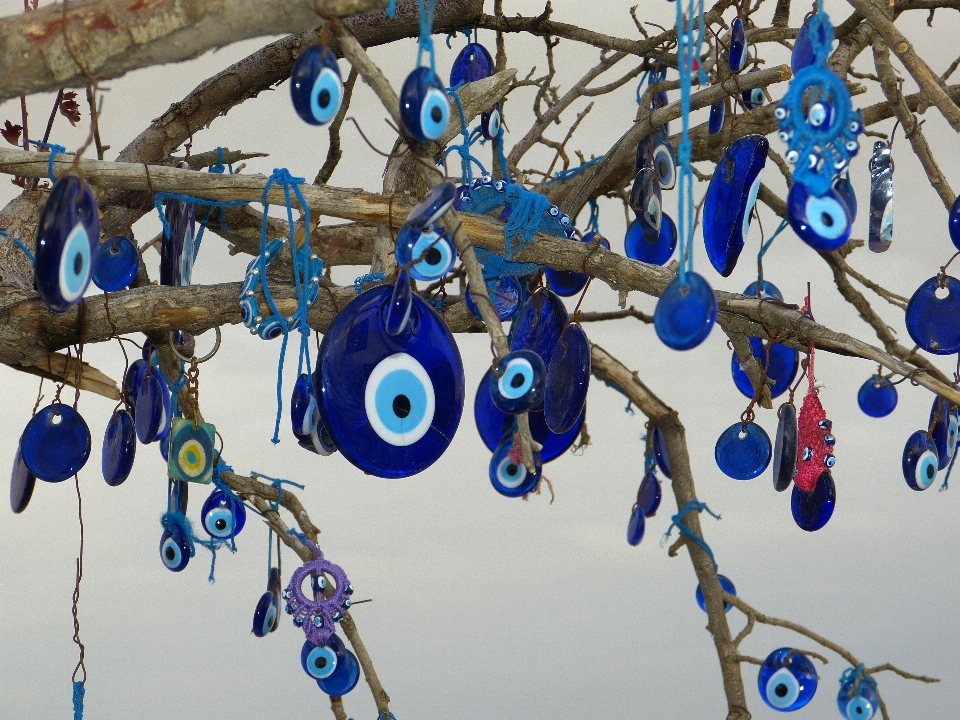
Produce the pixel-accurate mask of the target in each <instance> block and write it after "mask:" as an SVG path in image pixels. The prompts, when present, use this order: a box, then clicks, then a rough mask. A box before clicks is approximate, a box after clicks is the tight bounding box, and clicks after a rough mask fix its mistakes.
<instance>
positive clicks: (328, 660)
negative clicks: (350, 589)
mask: <svg viewBox="0 0 960 720" xmlns="http://www.w3.org/2000/svg"><path fill="white" fill-rule="evenodd" d="M315 592H316V590H315ZM345 654H346V647H345V646H344V644H343V641H342V640H341V639H340V638H339V637H337V636H336V635H331V636H330V639H329V640H327V642H326V643H325V644H323V645H315V644H314V643H312V642H310V641H309V640H305V641H304V643H303V647H302V648H301V649H300V666H301V667H302V668H303V671H304V672H305V673H306V674H307V675H309V676H310V677H312V678H313V679H314V680H326V679H327V678H329V677H332V676H333V675H334V674H336V672H337V671H338V670H340V669H341V668H342V666H343V658H344V655H345Z"/></svg>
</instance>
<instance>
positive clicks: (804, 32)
mask: <svg viewBox="0 0 960 720" xmlns="http://www.w3.org/2000/svg"><path fill="white" fill-rule="evenodd" d="M816 59H817V56H816V54H815V53H814V52H813V43H812V42H811V41H810V24H809V20H804V21H803V25H802V26H801V27H800V32H798V33H797V39H796V40H794V41H793V53H792V54H791V55H790V67H791V68H792V69H793V74H794V75H796V74H797V73H798V72H800V71H801V70H803V68H805V67H807V66H808V65H813V63H814V62H815V61H816Z"/></svg>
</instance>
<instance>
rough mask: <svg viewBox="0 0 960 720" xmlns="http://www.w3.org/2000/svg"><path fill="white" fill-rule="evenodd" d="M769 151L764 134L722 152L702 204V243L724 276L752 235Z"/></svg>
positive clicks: (733, 266)
mask: <svg viewBox="0 0 960 720" xmlns="http://www.w3.org/2000/svg"><path fill="white" fill-rule="evenodd" d="M769 148H770V143H769V142H767V139H766V138H765V137H763V136H762V135H747V136H745V137H742V138H740V139H739V140H737V141H736V142H734V143H733V144H732V145H731V146H730V147H728V148H727V150H726V152H724V153H723V157H722V158H720V162H719V163H717V167H716V169H715V170H714V173H713V177H712V178H711V179H710V185H709V187H708V188H707V194H706V197H705V199H704V201H703V241H704V244H705V245H706V248H707V257H708V258H710V263H711V264H712V265H713V267H714V268H716V271H717V272H718V273H720V274H721V275H723V276H724V277H729V276H730V273H732V272H733V269H734V268H735V267H736V266H737V259H738V258H739V257H740V251H741V250H743V243H744V240H746V238H747V235H748V234H749V232H750V217H751V215H752V214H753V208H754V206H755V205H756V204H757V193H758V192H760V176H761V173H762V172H763V166H764V165H765V164H766V162H767V151H768V150H769Z"/></svg>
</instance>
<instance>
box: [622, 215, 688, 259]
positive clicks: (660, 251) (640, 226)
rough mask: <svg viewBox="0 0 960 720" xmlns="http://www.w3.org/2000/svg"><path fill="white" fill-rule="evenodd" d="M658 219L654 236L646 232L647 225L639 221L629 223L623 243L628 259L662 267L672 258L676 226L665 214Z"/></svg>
mask: <svg viewBox="0 0 960 720" xmlns="http://www.w3.org/2000/svg"><path fill="white" fill-rule="evenodd" d="M660 217H661V221H660V232H659V233H656V234H654V233H653V232H652V231H650V230H648V227H649V226H648V224H647V223H644V222H641V221H640V220H634V221H633V222H632V223H630V227H628V228H627V236H626V238H624V241H623V246H624V252H625V253H626V255H627V257H628V258H630V259H631V260H639V261H640V262H645V263H649V264H651V265H663V264H664V263H665V262H667V260H669V259H670V258H671V257H673V252H674V251H675V250H676V249H677V226H676V224H675V223H674V222H673V219H672V218H671V217H670V216H669V215H667V214H666V213H662V214H661V216H660Z"/></svg>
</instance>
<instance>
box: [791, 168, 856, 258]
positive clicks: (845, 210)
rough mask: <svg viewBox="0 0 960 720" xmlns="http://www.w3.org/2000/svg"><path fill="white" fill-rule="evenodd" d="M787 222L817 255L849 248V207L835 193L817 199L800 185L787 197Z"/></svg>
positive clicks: (850, 220) (797, 184)
mask: <svg viewBox="0 0 960 720" xmlns="http://www.w3.org/2000/svg"><path fill="white" fill-rule="evenodd" d="M787 220H789V221H790V227H792V228H793V231H794V232H795V233H797V236H798V237H799V238H800V239H801V240H803V241H804V242H805V243H806V244H807V245H809V246H810V247H812V248H813V249H814V250H817V251H818V252H830V251H831V250H837V249H838V248H841V247H843V246H844V245H846V243H847V240H849V239H850V228H851V227H852V226H853V215H852V214H851V213H850V208H849V207H848V206H847V204H846V202H844V200H843V198H842V197H841V196H840V194H839V193H838V192H837V191H836V190H833V189H828V190H827V192H826V193H825V194H824V195H823V196H822V197H817V196H816V195H814V194H812V193H811V192H810V191H809V190H807V188H806V187H805V186H804V185H803V183H799V182H797V183H794V184H793V187H791V188H790V192H789V194H788V195H787Z"/></svg>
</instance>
